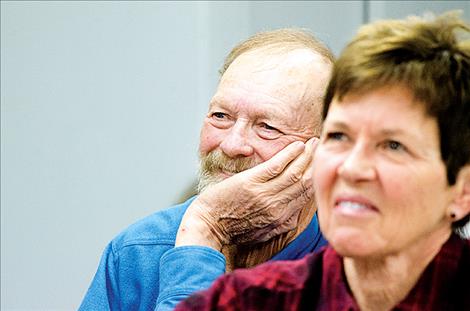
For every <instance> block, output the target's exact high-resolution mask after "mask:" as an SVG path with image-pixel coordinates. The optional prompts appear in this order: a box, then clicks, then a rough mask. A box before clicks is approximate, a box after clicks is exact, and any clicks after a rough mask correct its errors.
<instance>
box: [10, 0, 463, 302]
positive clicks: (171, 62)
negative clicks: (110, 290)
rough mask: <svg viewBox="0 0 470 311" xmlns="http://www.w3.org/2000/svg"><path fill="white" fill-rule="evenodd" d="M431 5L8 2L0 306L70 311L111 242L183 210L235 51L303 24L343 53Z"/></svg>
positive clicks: (322, 2)
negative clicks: (212, 102)
mask: <svg viewBox="0 0 470 311" xmlns="http://www.w3.org/2000/svg"><path fill="white" fill-rule="evenodd" d="M426 5H427V3H426V2H418V1H417V2H416V3H414V4H413V5H412V6H410V7H408V6H407V7H408V9H405V6H403V5H402V4H401V3H398V4H392V5H390V4H388V2H381V3H378V2H377V3H375V2H372V3H365V2H363V1H343V2H341V1H333V2H327V1H314V2H304V1H291V2H283V1H276V2H150V1H145V2H123V1H119V2H118V1H116V2H113V1H99V2H92V1H90V2H78V1H77V2H73V1H65V2H59V1H50V2H47V1H30V2H27V1H21V2H20V1H2V2H1V122H2V124H1V130H2V131H1V309H2V310H16V309H18V310H20V309H21V310H33V309H37V310H59V309H61V310H73V309H76V308H77V306H78V304H79V303H80V300H81V298H82V297H83V295H84V293H85V291H86V289H87V287H88V285H89V283H90V281H91V278H92V276H93V274H94V273H95V270H96V267H97V264H98V261H99V257H100V255H101V252H102V250H103V248H104V247H105V245H106V243H107V242H108V241H109V240H110V239H111V238H112V237H113V236H115V235H116V234H117V233H118V232H119V231H120V230H122V229H123V228H125V227H126V226H127V225H129V224H130V223H132V222H134V221H136V220H137V219H139V218H142V217H144V216H146V215H148V214H150V213H152V212H153V211H156V210H158V209H161V208H164V207H166V206H168V205H170V204H173V203H175V202H176V201H178V199H179V198H180V196H181V194H182V193H183V192H184V191H185V190H186V189H187V187H189V186H190V184H191V182H192V181H193V180H194V178H195V171H196V167H197V141H198V132H199V126H200V123H201V120H202V117H203V115H204V113H205V111H206V105H207V102H208V100H209V98H210V96H211V95H212V93H213V91H214V88H215V86H216V83H217V77H218V76H217V70H218V68H219V67H220V65H221V63H222V59H223V57H224V55H225V54H226V53H227V52H228V51H229V49H230V48H231V47H232V46H233V45H234V44H236V43H237V42H239V41H241V40H243V39H245V38H246V37H248V36H249V35H251V34H253V33H254V32H256V31H259V30H267V29H274V28H278V27H285V26H297V27H304V28H309V29H311V30H312V31H314V32H315V33H316V34H317V35H318V37H319V38H321V39H322V40H323V41H325V42H326V43H327V44H328V45H329V46H330V47H332V49H333V50H334V51H335V52H336V53H337V52H339V50H340V49H341V48H342V46H343V45H344V43H345V42H346V41H347V40H348V39H349V38H350V37H351V36H352V35H353V34H354V32H355V30H356V29H357V27H358V26H359V25H360V24H361V23H362V21H363V20H364V15H363V12H366V15H367V13H368V14H370V17H371V18H372V19H373V18H382V17H385V16H388V15H393V17H401V16H402V14H408V13H409V12H411V11H413V12H412V13H414V11H416V10H418V11H420V10H421V9H422V8H424V7H425V6H426ZM432 5H433V6H434V5H435V4H432ZM439 5H441V6H440V7H439V8H438V9H443V8H446V7H447V6H446V5H447V4H445V3H439ZM452 5H453V6H452V8H453V7H462V8H465V10H466V12H465V13H466V14H468V11H469V10H468V9H469V4H468V2H466V3H465V2H460V1H453V2H452ZM364 9H365V10H364ZM391 12H393V14H392V13H391ZM389 13H390V14H389ZM417 13H419V12H417ZM467 16H468V15H467Z"/></svg>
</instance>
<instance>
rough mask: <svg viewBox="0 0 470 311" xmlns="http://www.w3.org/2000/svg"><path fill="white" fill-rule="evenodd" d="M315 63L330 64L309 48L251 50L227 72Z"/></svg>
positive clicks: (236, 60) (241, 56)
mask: <svg viewBox="0 0 470 311" xmlns="http://www.w3.org/2000/svg"><path fill="white" fill-rule="evenodd" d="M313 63H318V64H319V65H323V64H325V65H326V64H327V63H329V62H328V61H327V60H326V59H325V58H324V57H323V56H321V55H320V54H319V53H317V52H315V51H313V50H311V49H307V48H297V49H292V50H282V49H269V48H267V47H266V48H260V49H255V50H251V51H248V52H245V53H243V54H241V55H240V56H238V57H237V58H236V59H235V60H234V61H233V63H232V64H231V65H230V66H229V68H228V69H227V71H228V72H230V69H233V68H236V69H237V68H238V69H240V68H245V69H246V70H248V71H251V72H258V71H262V70H270V69H273V68H276V67H281V68H290V67H298V68H304V65H306V64H310V65H312V64H313ZM226 73H227V72H226Z"/></svg>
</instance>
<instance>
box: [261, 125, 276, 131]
mask: <svg viewBox="0 0 470 311" xmlns="http://www.w3.org/2000/svg"><path fill="white" fill-rule="evenodd" d="M260 126H261V127H262V128H263V129H265V130H268V131H277V132H279V130H278V129H277V128H275V127H272V126H271V125H269V124H266V123H261V124H260Z"/></svg>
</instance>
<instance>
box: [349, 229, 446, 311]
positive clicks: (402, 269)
mask: <svg viewBox="0 0 470 311" xmlns="http://www.w3.org/2000/svg"><path fill="white" fill-rule="evenodd" d="M449 236H450V230H449V231H448V232H444V234H443V232H442V231H439V232H436V233H434V234H431V235H430V236H428V237H426V238H424V239H423V240H421V241H416V242H415V243H413V244H412V245H411V246H410V247H408V248H407V249H406V250H403V251H400V252H399V253H396V254H392V255H388V256H384V257H380V258H372V259H371V258H351V257H346V258H344V259H343V264H344V270H345V273H346V279H347V282H348V285H349V287H350V289H351V291H352V293H353V295H354V298H355V300H356V302H357V304H358V305H359V307H360V309H361V310H363V311H367V310H374V311H375V310H390V309H392V308H393V307H394V306H396V305H397V304H398V303H399V302H400V301H402V300H403V299H405V298H406V296H407V295H408V293H409V292H410V291H411V290H412V289H413V287H414V286H415V284H416V283H417V282H418V279H419V278H420V276H421V274H422V273H423V271H424V270H425V269H426V267H427V266H428V264H429V263H430V262H431V261H432V260H433V259H434V257H435V256H436V255H437V253H438V252H439V251H440V249H441V247H442V245H443V244H444V243H445V242H446V241H447V240H448V238H449Z"/></svg>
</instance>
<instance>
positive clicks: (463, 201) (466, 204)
mask: <svg viewBox="0 0 470 311" xmlns="http://www.w3.org/2000/svg"><path fill="white" fill-rule="evenodd" d="M455 191H456V196H455V199H454V201H453V202H452V204H451V205H450V206H449V208H448V211H447V214H448V216H449V217H450V218H451V219H452V222H455V221H458V220H460V219H462V218H464V217H465V216H467V215H468V214H470V164H467V165H465V166H464V167H463V168H461V169H460V172H459V175H458V176H457V182H456V183H455Z"/></svg>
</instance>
